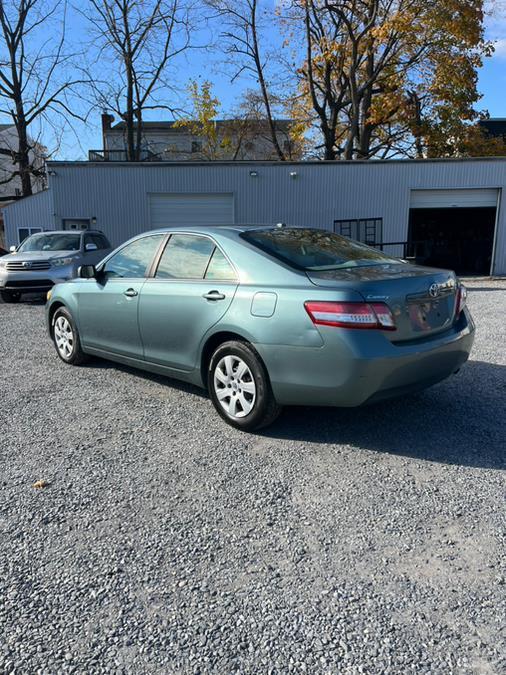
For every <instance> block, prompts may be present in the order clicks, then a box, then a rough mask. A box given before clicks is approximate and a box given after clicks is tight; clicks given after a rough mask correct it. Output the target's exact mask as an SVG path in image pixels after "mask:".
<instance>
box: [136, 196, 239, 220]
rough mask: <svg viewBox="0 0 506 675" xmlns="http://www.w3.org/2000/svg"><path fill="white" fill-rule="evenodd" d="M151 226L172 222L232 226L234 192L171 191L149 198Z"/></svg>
mask: <svg viewBox="0 0 506 675" xmlns="http://www.w3.org/2000/svg"><path fill="white" fill-rule="evenodd" d="M149 210H150V221H151V227H152V228H153V229H154V228H156V227H168V226H171V225H175V226H182V225H231V224H233V222H234V195H233V194H231V193H224V194H223V193H205V194H204V193H195V192H192V193H186V194H181V193H177V194H176V193H171V194H151V195H150V197H149Z"/></svg>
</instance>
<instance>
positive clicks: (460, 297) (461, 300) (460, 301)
mask: <svg viewBox="0 0 506 675" xmlns="http://www.w3.org/2000/svg"><path fill="white" fill-rule="evenodd" d="M466 300H467V288H466V287H465V286H464V285H463V284H460V286H459V289H458V291H457V304H456V310H455V316H457V317H458V316H460V313H461V311H462V310H463V309H464V307H465V306H466Z"/></svg>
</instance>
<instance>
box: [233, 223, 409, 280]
mask: <svg viewBox="0 0 506 675" xmlns="http://www.w3.org/2000/svg"><path fill="white" fill-rule="evenodd" d="M241 237H242V238H243V239H245V240H246V241H248V242H249V243H251V244H253V245H254V246H257V247H258V248H260V249H261V250H262V251H265V252H266V253H268V254H270V255H272V256H274V257H275V258H278V259H279V260H281V261H283V262H285V263H287V264H288V265H290V266H291V267H295V268H296V269H301V270H307V271H312V272H318V271H319V272H323V271H325V270H333V269H346V268H349V267H363V266H369V265H385V264H392V263H399V264H401V263H400V261H399V260H397V259H396V258H389V257H388V256H387V255H385V254H384V253H381V252H380V251H376V250H375V249H373V248H369V246H365V244H360V243H359V242H357V241H351V240H350V239H346V238H345V237H341V236H339V235H337V234H334V233H333V232H327V231H326V230H312V229H309V228H279V229H275V230H253V231H250V232H243V233H242V234H241Z"/></svg>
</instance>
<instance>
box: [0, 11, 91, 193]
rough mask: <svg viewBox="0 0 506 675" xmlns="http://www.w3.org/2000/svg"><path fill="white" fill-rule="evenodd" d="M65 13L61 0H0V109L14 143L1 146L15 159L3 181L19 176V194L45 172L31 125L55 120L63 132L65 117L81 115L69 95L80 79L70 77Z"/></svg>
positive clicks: (4, 152)
mask: <svg viewBox="0 0 506 675" xmlns="http://www.w3.org/2000/svg"><path fill="white" fill-rule="evenodd" d="M65 18H66V4H65V2H60V1H59V0H54V1H53V0H49V1H48V0H0V31H1V33H0V39H1V45H0V106H1V107H0V112H1V113H2V114H3V115H6V116H7V117H8V118H10V119H12V122H13V125H14V126H15V128H16V132H17V142H16V147H15V148H2V149H0V153H1V154H3V155H9V154H10V156H11V157H12V162H13V171H12V172H11V175H10V176H8V177H7V178H5V179H4V180H3V181H1V182H3V183H7V182H9V181H10V180H12V179H13V178H14V177H15V176H19V178H20V181H21V191H22V194H23V196H27V195H31V194H32V181H33V179H34V178H40V177H41V176H42V175H43V173H44V167H43V158H41V157H40V152H41V150H42V147H41V145H40V144H39V143H38V142H37V141H35V140H33V139H32V138H31V136H30V133H29V130H30V128H31V127H36V126H38V127H39V129H40V127H41V126H44V125H46V126H47V125H51V126H53V128H54V126H55V125H56V126H58V127H59V131H61V130H62V129H63V128H64V127H65V126H66V125H67V123H68V120H69V118H76V119H82V117H81V116H80V115H79V114H78V113H77V112H76V111H75V110H74V109H73V108H72V106H71V104H70V102H69V98H68V97H69V95H70V93H71V92H72V91H73V89H74V87H76V86H77V85H79V84H81V83H82V80H73V79H69V76H68V70H69V66H70V64H71V58H72V55H70V54H69V53H66V51H65ZM55 23H57V24H58V33H57V35H58V37H57V38H56V39H55V40H53V39H52V38H51V37H49V38H47V37H46V36H47V34H48V33H52V34H54V33H55ZM55 115H56V118H57V119H58V121H57V122H56V121H55ZM34 135H35V133H33V134H32V136H34Z"/></svg>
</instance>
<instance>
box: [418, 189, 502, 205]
mask: <svg viewBox="0 0 506 675" xmlns="http://www.w3.org/2000/svg"><path fill="white" fill-rule="evenodd" d="M498 192H499V191H498V190H496V189H476V190H474V189H473V190H411V202H410V206H411V208H412V209H455V208H475V207H484V206H497V199H498Z"/></svg>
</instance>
